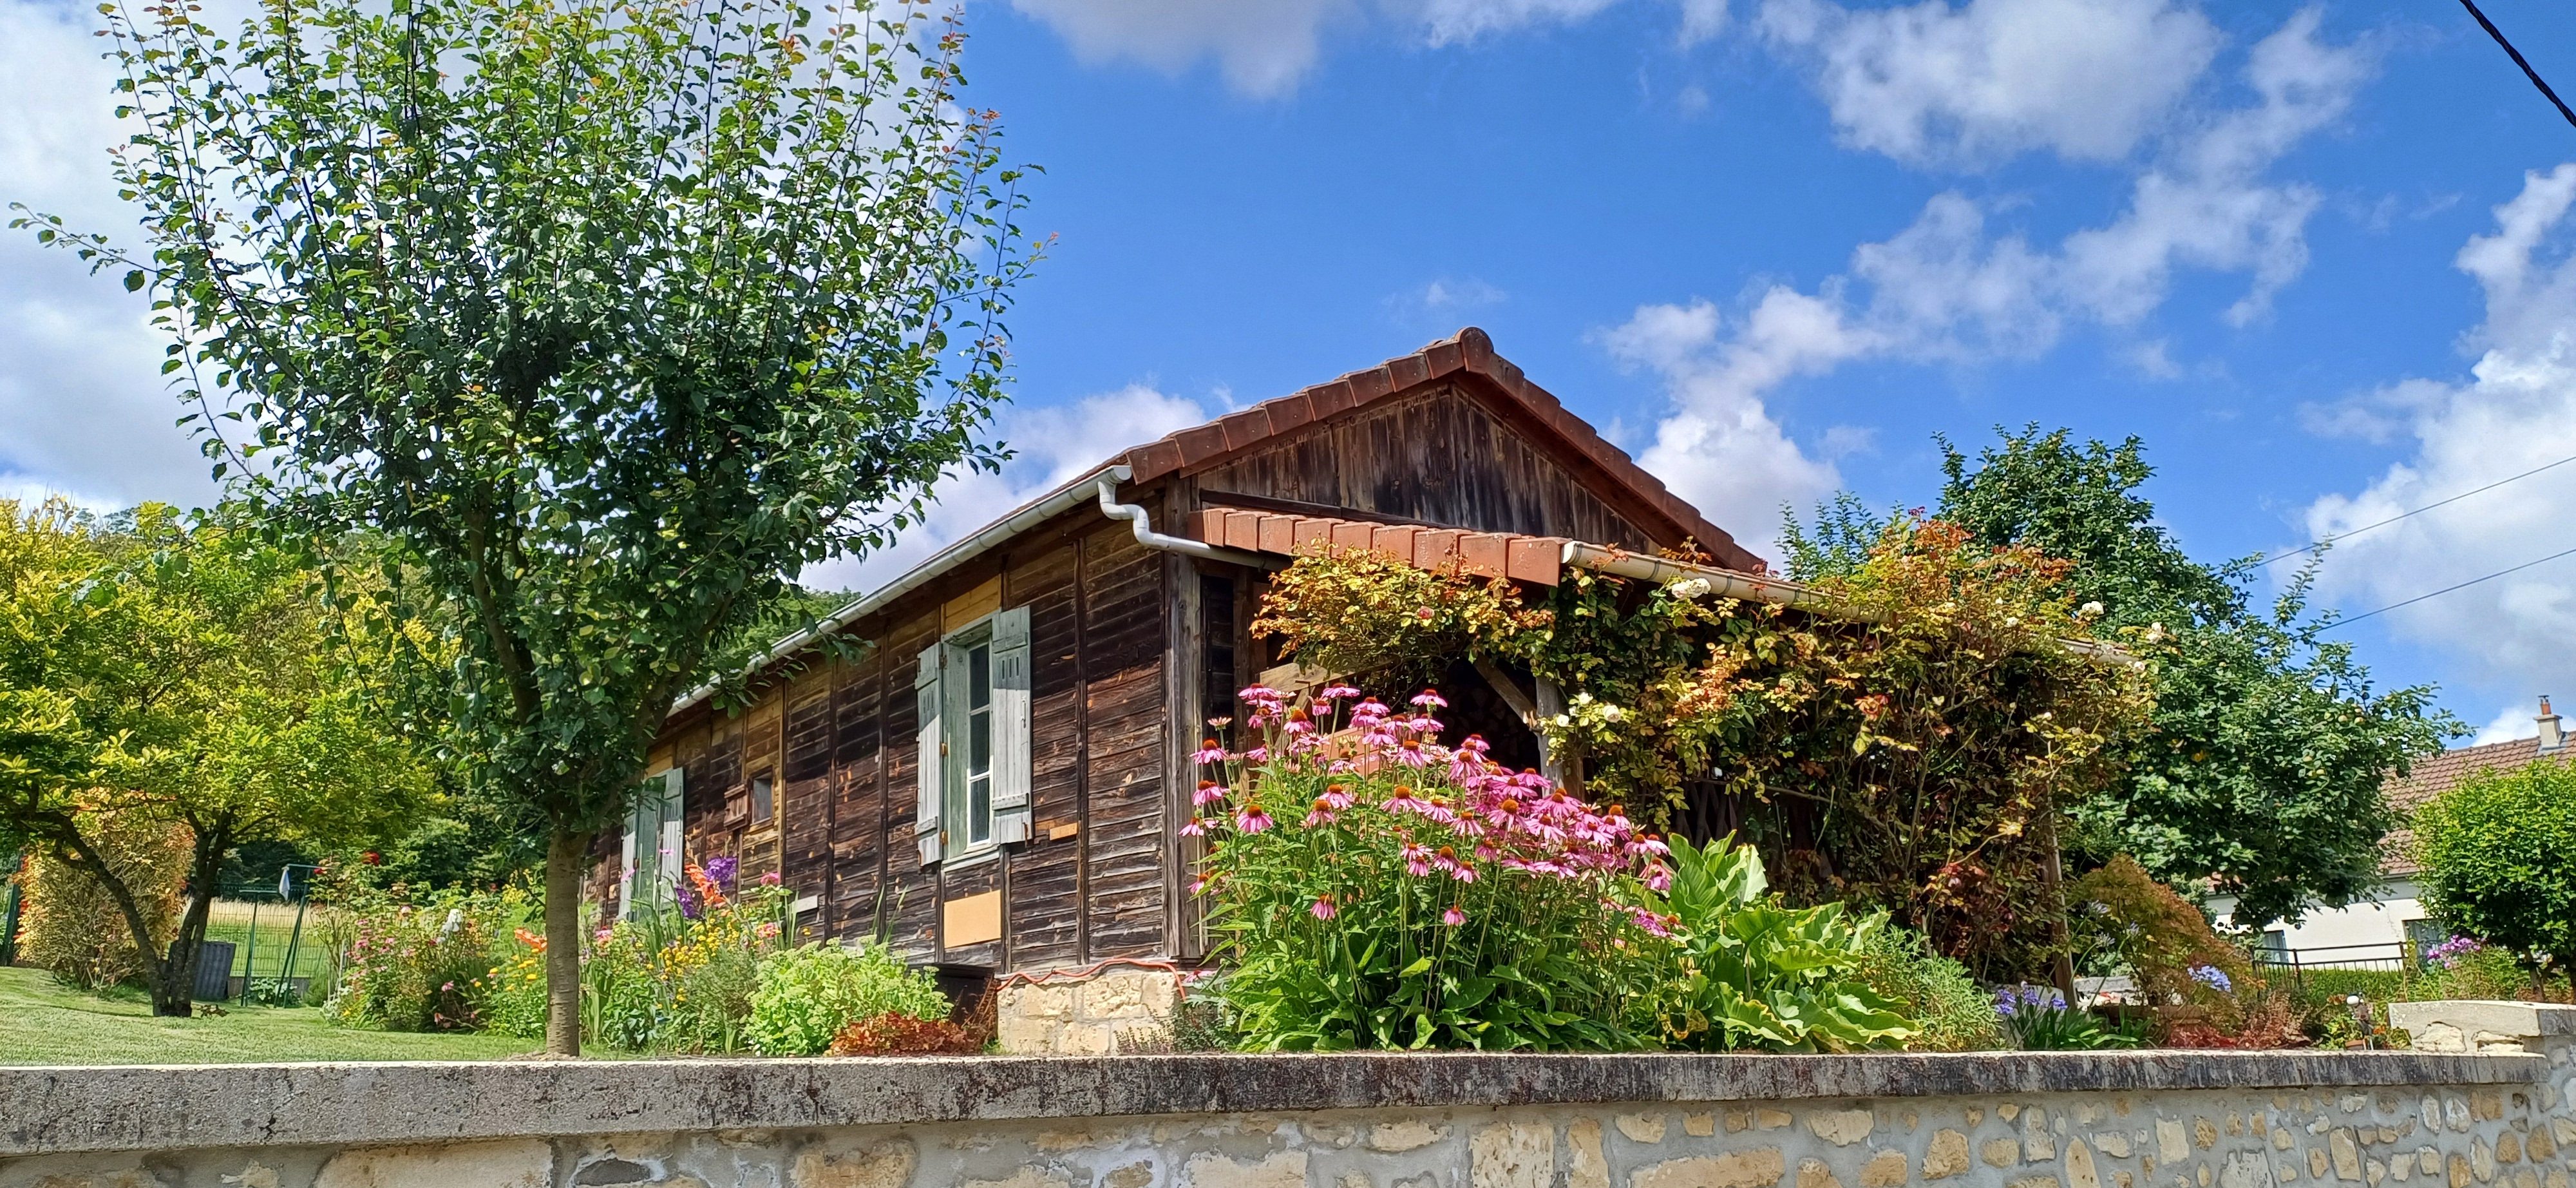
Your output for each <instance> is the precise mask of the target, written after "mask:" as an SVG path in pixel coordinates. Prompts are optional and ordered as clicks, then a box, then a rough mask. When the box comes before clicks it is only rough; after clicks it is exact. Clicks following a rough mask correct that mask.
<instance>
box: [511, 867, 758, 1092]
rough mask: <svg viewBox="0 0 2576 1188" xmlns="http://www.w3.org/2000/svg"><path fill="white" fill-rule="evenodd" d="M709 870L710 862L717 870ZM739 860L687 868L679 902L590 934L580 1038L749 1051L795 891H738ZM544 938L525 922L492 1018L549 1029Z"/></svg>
mask: <svg viewBox="0 0 2576 1188" xmlns="http://www.w3.org/2000/svg"><path fill="white" fill-rule="evenodd" d="M708 867H712V868H713V870H712V872H710V870H709V869H707V868H708ZM735 869H736V868H735V866H734V862H733V860H732V859H730V858H725V857H717V858H714V859H711V860H709V862H708V863H707V867H701V866H699V865H697V864H696V863H690V864H687V865H686V866H684V867H683V868H682V873H683V876H684V877H685V879H686V880H687V881H686V882H685V883H683V884H682V885H681V887H680V890H679V892H678V894H677V895H675V896H674V898H673V902H671V903H669V904H665V905H663V906H661V907H660V908H658V909H656V910H655V911H653V912H650V913H647V914H645V915H643V916H640V917H638V918H636V919H632V920H621V921H617V922H615V923H612V924H609V925H607V926H605V927H602V928H600V929H598V930H597V931H596V932H593V933H592V934H591V935H590V936H589V937H588V938H587V943H585V944H584V945H583V947H582V948H583V951H582V1003H581V1015H582V1038H583V1040H584V1041H585V1042H589V1043H599V1044H607V1045H609V1046H612V1047H618V1048H625V1049H628V1050H630V1051H658V1052H689V1053H732V1052H741V1051H744V1050H746V1049H747V1048H749V1047H750V1036H749V1031H748V1028H749V1026H750V1023H751V1016H752V997H753V995H754V993H755V992H756V991H757V989H758V987H759V985H760V966H761V962H762V961H763V960H764V959H765V958H766V957H768V956H769V955H771V954H774V953H776V952H778V951H779V949H780V946H782V945H783V944H784V943H785V941H784V940H783V939H782V938H783V937H784V935H785V921H786V912H787V904H788V903H789V902H791V901H792V900H793V898H794V897H793V895H792V894H791V893H790V892H789V891H788V890H787V889H786V888H785V887H783V886H780V885H779V883H778V882H777V879H776V876H774V875H773V876H765V877H764V878H763V879H762V880H760V881H759V882H758V883H756V884H755V885H753V886H750V887H746V888H741V889H736V888H735V887H733V885H732V882H733V873H734V870H735ZM545 948H546V946H545V938H544V937H541V936H538V935H536V934H535V933H532V932H528V931H526V930H524V929H523V930H521V931H520V932H519V934H518V937H517V944H516V946H514V947H513V948H512V949H511V950H510V952H509V953H508V954H507V955H505V956H504V957H503V958H502V960H501V962H500V964H498V965H496V966H494V967H493V969H492V971H491V974H490V976H489V978H488V980H487V983H486V985H487V987H488V989H487V991H486V994H485V1022H486V1025H487V1026H489V1027H491V1028H492V1029H494V1030H498V1031H507V1032H508V1033H509V1034H512V1035H520V1036H526V1037H528V1038H531V1039H533V1038H537V1037H540V1036H542V1035H544V1034H545V1020H546V974H545Z"/></svg>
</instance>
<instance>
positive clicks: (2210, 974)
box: [2191, 965, 2236, 994]
mask: <svg viewBox="0 0 2576 1188" xmlns="http://www.w3.org/2000/svg"><path fill="white" fill-rule="evenodd" d="M2191 980H2192V981H2195V982H2198V983H2200V984H2201V985H2203V986H2207V987H2209V988H2210V989H2212V990H2216V991H2218V992H2219V993H2221V994H2226V993H2229V992H2232V991H2234V990H2235V989H2236V985H2235V983H2233V982H2230V981H2228V980H2227V972H2226V971H2225V970H2222V969H2220V968H2218V967H2217V966H2215V965H2195V966H2192V967H2191Z"/></svg>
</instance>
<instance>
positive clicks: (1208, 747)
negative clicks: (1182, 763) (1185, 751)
mask: <svg viewBox="0 0 2576 1188" xmlns="http://www.w3.org/2000/svg"><path fill="white" fill-rule="evenodd" d="M1190 762H1192V763H1198V764H1209V763H1223V762H1225V747H1224V746H1223V745H1222V744H1220V743H1218V742H1217V741H1216V740H1215V739H1212V738H1211V739H1208V740H1207V741H1205V742H1202V743H1200V744H1199V749H1198V750H1196V751H1193V752H1191V753H1190Z"/></svg>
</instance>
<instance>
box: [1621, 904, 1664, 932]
mask: <svg viewBox="0 0 2576 1188" xmlns="http://www.w3.org/2000/svg"><path fill="white" fill-rule="evenodd" d="M1628 918H1629V919H1630V920H1633V921H1635V922H1636V925H1637V927H1639V928H1642V929H1645V930H1646V932H1647V933H1649V934H1650V935H1654V936H1661V937H1669V936H1671V935H1672V934H1673V930H1672V927H1671V925H1670V924H1669V922H1667V921H1666V920H1665V919H1664V918H1663V917H1662V916H1658V915H1656V914H1655V913H1653V912H1650V911H1647V910H1646V909H1644V908H1630V909H1628Z"/></svg>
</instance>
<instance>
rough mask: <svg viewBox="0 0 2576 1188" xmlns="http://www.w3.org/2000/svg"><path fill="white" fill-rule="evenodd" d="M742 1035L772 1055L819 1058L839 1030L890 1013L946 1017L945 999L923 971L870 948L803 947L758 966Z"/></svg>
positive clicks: (754, 1047) (774, 955)
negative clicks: (749, 1010) (748, 1015)
mask: <svg viewBox="0 0 2576 1188" xmlns="http://www.w3.org/2000/svg"><path fill="white" fill-rule="evenodd" d="M750 1009H751V1015H750V1019H749V1024H748V1027H747V1029H746V1034H747V1036H748V1038H749V1039H750V1041H751V1046H752V1050H754V1051H756V1052H760V1053H762V1054H764V1055H770V1056H819V1055H821V1054H823V1053H824V1052H826V1051H829V1050H830V1049H831V1046H832V1040H833V1038H834V1037H835V1036H837V1035H839V1034H840V1033H841V1030H842V1029H843V1028H845V1027H848V1026H849V1025H850V1024H852V1023H855V1022H857V1021H859V1020H861V1019H869V1018H873V1017H875V1016H878V1015H884V1014H887V1013H889V1012H891V1013H894V1014H899V1015H906V1016H909V1017H911V1018H915V1019H927V1020H944V1019H946V1018H947V1017H948V1011H949V1006H948V999H947V998H946V997H945V996H943V995H941V994H940V993H939V986H938V984H937V982H936V981H935V980H933V979H932V977H931V976H930V973H929V971H927V970H915V969H910V968H907V967H905V965H904V964H903V962H902V960H901V959H899V958H897V957H896V956H895V955H894V953H893V951H891V950H889V949H886V948H883V947H881V946H876V945H866V946H861V947H857V948H851V947H848V946H844V945H838V944H809V945H802V946H799V947H797V948H793V949H787V950H783V951H780V952H777V953H772V954H770V955H769V956H767V957H764V958H762V959H761V961H760V965H759V972H758V984H757V987H756V988H755V989H754V990H753V991H752V993H751V996H750Z"/></svg>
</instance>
